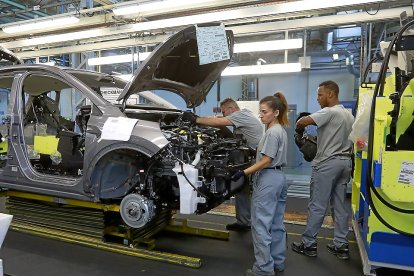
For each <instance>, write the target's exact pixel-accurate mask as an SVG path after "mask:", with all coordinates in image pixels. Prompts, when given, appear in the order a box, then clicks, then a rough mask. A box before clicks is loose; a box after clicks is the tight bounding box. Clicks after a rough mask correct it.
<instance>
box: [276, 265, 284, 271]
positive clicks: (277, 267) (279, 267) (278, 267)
mask: <svg viewBox="0 0 414 276" xmlns="http://www.w3.org/2000/svg"><path fill="white" fill-rule="evenodd" d="M284 270H285V264H284V263H282V264H279V265H275V272H283V271H284Z"/></svg>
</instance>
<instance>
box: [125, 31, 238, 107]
mask: <svg viewBox="0 0 414 276" xmlns="http://www.w3.org/2000/svg"><path fill="white" fill-rule="evenodd" d="M226 35H227V43H228V47H229V51H230V56H231V55H232V53H233V44H234V39H233V33H232V32H231V31H226ZM229 62H230V60H229V59H228V60H222V61H218V62H213V63H209V64H204V65H200V64H199V55H198V49H197V37H196V27H195V26H191V27H188V28H186V29H184V30H182V31H180V32H178V33H176V34H174V35H172V36H171V37H170V38H169V39H168V40H167V41H165V42H164V43H162V44H160V45H159V46H158V47H157V48H156V49H155V50H154V51H153V52H152V53H151V55H150V56H149V57H148V58H147V59H146V60H145V61H144V62H143V63H142V64H141V65H140V66H139V68H138V69H137V70H136V72H135V74H134V76H133V77H132V79H131V81H130V82H129V83H128V84H127V85H126V86H125V88H124V90H123V91H122V93H121V94H120V95H119V97H118V101H119V100H126V99H128V98H129V96H130V95H132V94H134V93H138V92H140V91H145V90H168V91H171V92H174V93H176V94H178V95H180V96H181V97H182V98H183V99H184V100H185V102H186V104H187V107H196V106H198V105H200V104H201V103H202V102H203V100H204V99H205V97H206V96H207V93H208V92H209V91H210V89H211V87H212V86H213V85H214V82H215V81H216V80H217V79H218V77H219V76H220V74H221V72H222V71H223V70H224V68H226V66H227V65H228V63H229Z"/></svg>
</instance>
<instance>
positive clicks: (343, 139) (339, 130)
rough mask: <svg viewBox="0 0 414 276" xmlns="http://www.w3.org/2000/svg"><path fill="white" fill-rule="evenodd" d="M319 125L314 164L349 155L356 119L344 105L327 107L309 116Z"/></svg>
mask: <svg viewBox="0 0 414 276" xmlns="http://www.w3.org/2000/svg"><path fill="white" fill-rule="evenodd" d="M309 116H310V117H311V118H312V119H313V121H315V123H316V125H317V127H318V128H317V134H318V139H317V145H318V150H317V152H316V156H315V159H313V162H312V164H313V165H317V164H318V163H320V162H322V161H324V160H326V159H328V158H330V157H332V156H334V155H340V154H344V153H349V152H350V151H351V148H352V142H351V140H349V138H348V137H349V133H351V129H352V124H353V123H354V117H353V116H352V114H351V112H350V111H348V110H346V109H345V108H344V106H343V105H341V104H338V105H335V106H332V107H325V108H323V109H321V110H319V111H317V112H315V113H313V114H311V115H309Z"/></svg>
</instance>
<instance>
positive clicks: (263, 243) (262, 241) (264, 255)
mask: <svg viewBox="0 0 414 276" xmlns="http://www.w3.org/2000/svg"><path fill="white" fill-rule="evenodd" d="M286 199H287V182H286V177H285V174H284V173H283V172H282V171H281V170H276V169H264V170H261V171H259V172H257V173H256V175H255V181H254V184H253V195H252V209H251V210H252V219H251V222H252V236H253V246H254V256H255V263H254V265H253V269H252V271H253V272H254V273H255V274H256V275H274V269H275V268H276V267H277V268H282V267H284V265H285V258H286V229H285V225H284V223H283V219H284V214H285V208H286Z"/></svg>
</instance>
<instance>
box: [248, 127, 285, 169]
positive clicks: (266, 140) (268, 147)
mask: <svg viewBox="0 0 414 276" xmlns="http://www.w3.org/2000/svg"><path fill="white" fill-rule="evenodd" d="M263 155H267V156H269V157H270V158H272V162H271V163H270V164H269V166H268V167H276V166H283V165H286V155H287V134H286V130H285V129H284V128H283V127H282V126H281V125H280V124H276V125H274V126H272V127H271V128H269V129H268V130H266V132H265V135H264V136H263V138H262V139H261V140H260V142H259V145H258V146H257V155H256V162H259V161H260V160H261V159H262V158H263Z"/></svg>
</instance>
